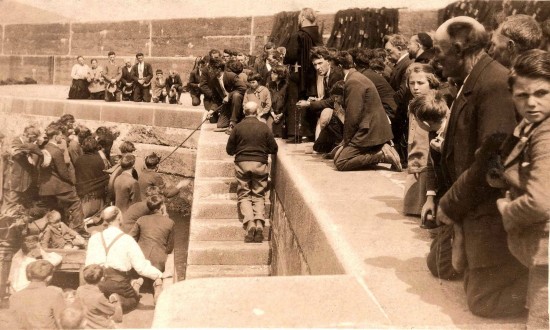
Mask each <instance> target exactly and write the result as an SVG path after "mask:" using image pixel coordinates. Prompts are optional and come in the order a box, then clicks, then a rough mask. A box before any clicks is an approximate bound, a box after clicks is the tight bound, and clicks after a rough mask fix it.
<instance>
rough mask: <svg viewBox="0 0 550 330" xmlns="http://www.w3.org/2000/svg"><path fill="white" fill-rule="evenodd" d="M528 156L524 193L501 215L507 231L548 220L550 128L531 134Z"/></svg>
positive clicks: (549, 206)
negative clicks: (528, 168) (527, 174)
mask: <svg viewBox="0 0 550 330" xmlns="http://www.w3.org/2000/svg"><path fill="white" fill-rule="evenodd" d="M547 121H548V119H547ZM529 156H530V164H529V166H530V167H531V168H530V170H529V176H528V179H527V184H526V187H525V193H524V194H523V195H521V196H519V197H518V198H516V199H514V200H513V201H512V202H511V203H510V204H508V205H507V206H506V207H505V209H504V212H503V213H502V221H503V222H504V226H505V228H507V229H508V228H518V227H519V228H521V227H528V226H530V225H532V224H534V223H537V222H539V223H540V222H545V221H547V220H548V219H549V218H550V125H546V127H540V130H539V131H537V132H535V133H533V136H532V137H531V145H530V150H529Z"/></svg>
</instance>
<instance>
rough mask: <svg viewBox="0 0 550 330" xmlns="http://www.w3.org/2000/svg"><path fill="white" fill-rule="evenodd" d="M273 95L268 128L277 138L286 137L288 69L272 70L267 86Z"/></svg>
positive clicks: (280, 66)
mask: <svg viewBox="0 0 550 330" xmlns="http://www.w3.org/2000/svg"><path fill="white" fill-rule="evenodd" d="M267 89H268V90H269V93H270V95H271V113H270V116H269V117H268V118H267V127H269V129H270V130H271V132H272V133H273V135H274V136H275V137H284V135H285V134H286V133H285V132H284V124H285V118H284V115H285V105H286V95H287V89H288V69H287V67H286V66H284V65H277V66H275V67H273V68H272V69H271V79H270V82H269V83H268V84H267Z"/></svg>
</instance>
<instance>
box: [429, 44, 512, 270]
mask: <svg viewBox="0 0 550 330" xmlns="http://www.w3.org/2000/svg"><path fill="white" fill-rule="evenodd" d="M508 72H509V70H508V69H506V68H505V67H503V66H502V65H500V64H499V63H498V62H496V61H494V60H493V59H492V58H491V57H489V56H488V55H486V54H485V55H483V56H482V57H481V58H480V60H479V61H478V63H477V64H476V65H475V66H474V68H473V69H472V71H471V72H470V75H469V76H468V78H467V79H466V82H465V83H464V85H463V88H462V93H461V94H459V95H458V96H457V98H456V100H455V101H454V103H453V106H452V108H451V115H450V118H449V120H448V122H447V133H446V135H445V141H444V143H443V147H442V150H441V165H442V176H443V180H444V181H445V184H446V185H447V186H448V187H450V188H449V190H448V191H447V192H446V193H445V195H443V197H442V198H441V200H440V202H439V207H440V208H442V209H443V210H444V211H445V213H446V214H448V215H449V216H450V217H451V218H452V219H453V220H454V221H455V222H462V223H463V228H464V236H465V238H466V239H465V243H466V256H467V259H468V266H469V267H470V268H478V267H488V266H495V265H499V264H502V263H504V262H508V261H509V260H511V259H510V258H513V257H512V256H511V255H510V252H509V250H508V244H507V242H506V233H505V231H504V228H503V226H502V218H501V216H500V214H499V212H498V210H497V208H496V203H495V201H496V199H497V198H498V197H499V196H500V191H499V190H497V189H494V188H491V187H489V185H488V184H487V182H486V180H485V172H483V171H484V169H485V170H486V166H483V164H480V161H477V162H475V160H476V157H475V154H476V149H478V148H479V147H480V146H481V145H482V142H483V141H484V140H486V139H487V138H488V137H489V136H491V135H493V134H495V133H506V134H508V133H511V132H512V131H513V129H514V127H515V125H516V120H515V111H514V105H513V103H512V97H511V94H510V92H509V91H508V84H507V81H508ZM478 156H483V155H480V154H479V153H478ZM478 159H479V160H482V159H483V157H478ZM476 196H477V197H476Z"/></svg>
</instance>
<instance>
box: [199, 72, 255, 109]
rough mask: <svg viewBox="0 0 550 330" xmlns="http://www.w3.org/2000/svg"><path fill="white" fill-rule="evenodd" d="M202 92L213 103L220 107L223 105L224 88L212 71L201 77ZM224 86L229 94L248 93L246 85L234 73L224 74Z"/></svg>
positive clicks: (204, 73)
mask: <svg viewBox="0 0 550 330" xmlns="http://www.w3.org/2000/svg"><path fill="white" fill-rule="evenodd" d="M200 85H201V91H202V92H203V94H204V96H205V97H207V98H208V99H211V100H212V102H214V103H216V104H218V105H220V104H222V103H223V98H224V93H223V88H222V86H221V85H220V82H219V81H218V78H217V77H216V75H215V74H214V72H213V71H212V70H210V69H209V70H205V71H204V72H203V75H202V77H201V84H200ZM223 85H224V87H225V90H226V91H227V92H228V93H232V92H237V93H240V94H242V95H244V93H245V92H246V84H245V82H244V81H242V80H240V79H239V77H238V76H237V75H236V74H234V73H233V72H227V71H225V72H224V73H223Z"/></svg>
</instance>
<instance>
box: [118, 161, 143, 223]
mask: <svg viewBox="0 0 550 330" xmlns="http://www.w3.org/2000/svg"><path fill="white" fill-rule="evenodd" d="M135 161H136V157H135V156H134V155H132V154H124V155H122V158H121V159H120V168H121V170H122V173H120V175H119V176H117V178H116V179H115V182H114V187H113V189H114V194H115V206H117V207H118V208H119V209H120V210H121V211H122V212H123V213H124V212H126V210H128V207H130V205H132V204H134V203H136V202H139V201H140V200H141V194H140V190H139V184H138V182H137V180H136V179H135V178H134V177H133V170H134V164H135Z"/></svg>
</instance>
